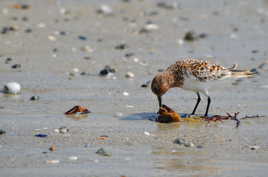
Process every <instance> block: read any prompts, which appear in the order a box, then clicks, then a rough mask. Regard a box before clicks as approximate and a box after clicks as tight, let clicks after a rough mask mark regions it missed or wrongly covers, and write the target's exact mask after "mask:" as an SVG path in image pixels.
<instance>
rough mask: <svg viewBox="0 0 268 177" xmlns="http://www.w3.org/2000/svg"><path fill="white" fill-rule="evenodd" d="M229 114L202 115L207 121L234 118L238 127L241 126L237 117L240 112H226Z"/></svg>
mask: <svg viewBox="0 0 268 177" xmlns="http://www.w3.org/2000/svg"><path fill="white" fill-rule="evenodd" d="M226 114H227V116H221V115H213V116H211V117H202V118H203V119H204V120H205V121H208V122H210V121H214V122H216V121H223V120H229V119H230V120H234V121H236V126H235V127H236V128H238V127H239V125H240V120H239V119H238V118H237V115H238V114H239V112H235V113H234V115H231V114H230V113H226Z"/></svg>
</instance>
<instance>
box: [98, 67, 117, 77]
mask: <svg viewBox="0 0 268 177" xmlns="http://www.w3.org/2000/svg"><path fill="white" fill-rule="evenodd" d="M115 72H116V70H115V69H114V68H111V67H110V66H109V65H106V66H105V67H104V68H103V69H102V70H101V71H100V72H99V75H100V76H107V75H108V74H109V73H115Z"/></svg>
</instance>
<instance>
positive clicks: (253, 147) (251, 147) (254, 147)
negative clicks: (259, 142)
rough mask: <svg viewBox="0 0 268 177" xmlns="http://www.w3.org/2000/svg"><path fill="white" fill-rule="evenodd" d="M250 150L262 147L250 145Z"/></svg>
mask: <svg viewBox="0 0 268 177" xmlns="http://www.w3.org/2000/svg"><path fill="white" fill-rule="evenodd" d="M249 148H250V150H258V149H260V146H256V145H255V146H249Z"/></svg>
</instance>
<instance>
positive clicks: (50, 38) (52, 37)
mask: <svg viewBox="0 0 268 177" xmlns="http://www.w3.org/2000/svg"><path fill="white" fill-rule="evenodd" d="M47 38H48V39H49V40H50V41H56V40H57V38H56V37H55V36H52V35H49V36H48V37H47Z"/></svg>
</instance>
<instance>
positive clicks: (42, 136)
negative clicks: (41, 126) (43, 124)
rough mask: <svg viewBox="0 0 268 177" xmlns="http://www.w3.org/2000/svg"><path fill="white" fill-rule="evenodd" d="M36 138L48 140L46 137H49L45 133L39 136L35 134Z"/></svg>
mask: <svg viewBox="0 0 268 177" xmlns="http://www.w3.org/2000/svg"><path fill="white" fill-rule="evenodd" d="M34 136H35V137H38V138H46V137H48V135H47V134H43V133H38V134H35V135H34Z"/></svg>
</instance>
